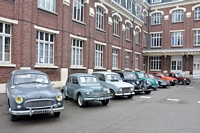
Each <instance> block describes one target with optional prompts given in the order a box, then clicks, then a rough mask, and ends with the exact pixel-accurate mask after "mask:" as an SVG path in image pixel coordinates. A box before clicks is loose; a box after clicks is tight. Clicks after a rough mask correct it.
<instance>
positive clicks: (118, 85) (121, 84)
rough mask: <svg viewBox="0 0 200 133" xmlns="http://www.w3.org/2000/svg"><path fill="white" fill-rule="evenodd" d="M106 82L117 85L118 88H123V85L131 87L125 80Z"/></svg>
mask: <svg viewBox="0 0 200 133" xmlns="http://www.w3.org/2000/svg"><path fill="white" fill-rule="evenodd" d="M107 84H110V85H113V86H116V87H119V88H123V87H133V85H132V84H130V83H126V82H107Z"/></svg>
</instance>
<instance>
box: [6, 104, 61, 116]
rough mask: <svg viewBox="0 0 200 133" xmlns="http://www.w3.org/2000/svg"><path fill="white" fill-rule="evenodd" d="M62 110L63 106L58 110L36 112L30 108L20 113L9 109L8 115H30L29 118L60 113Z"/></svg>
mask: <svg viewBox="0 0 200 133" xmlns="http://www.w3.org/2000/svg"><path fill="white" fill-rule="evenodd" d="M63 109H64V106H63V107H59V108H53V107H51V108H50V109H37V110H32V109H31V108H30V109H29V110H20V111H15V110H11V108H9V113H10V114H12V115H30V116H32V115H33V114H48V113H51V114H53V113H54V112H60V111H61V110H63Z"/></svg>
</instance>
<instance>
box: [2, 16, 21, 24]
mask: <svg viewBox="0 0 200 133" xmlns="http://www.w3.org/2000/svg"><path fill="white" fill-rule="evenodd" d="M0 21H3V22H7V23H12V24H18V21H17V20H13V19H9V18H4V17H0Z"/></svg>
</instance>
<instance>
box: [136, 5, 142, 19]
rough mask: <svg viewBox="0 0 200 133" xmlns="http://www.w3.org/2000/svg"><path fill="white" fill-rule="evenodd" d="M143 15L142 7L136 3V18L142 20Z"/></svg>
mask: <svg viewBox="0 0 200 133" xmlns="http://www.w3.org/2000/svg"><path fill="white" fill-rule="evenodd" d="M141 14H142V7H141V6H140V5H139V4H137V3H135V16H136V17H138V18H141Z"/></svg>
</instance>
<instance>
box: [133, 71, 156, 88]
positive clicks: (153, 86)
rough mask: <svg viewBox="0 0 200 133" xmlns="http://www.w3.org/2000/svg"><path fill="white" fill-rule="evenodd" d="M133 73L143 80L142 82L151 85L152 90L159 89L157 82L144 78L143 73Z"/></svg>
mask: <svg viewBox="0 0 200 133" xmlns="http://www.w3.org/2000/svg"><path fill="white" fill-rule="evenodd" d="M133 73H135V74H136V75H137V76H138V77H139V79H141V80H143V81H144V82H147V83H151V84H152V88H153V89H154V90H156V89H157V88H158V87H159V84H158V82H157V81H156V80H154V79H151V78H148V77H146V74H145V73H144V72H133Z"/></svg>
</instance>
